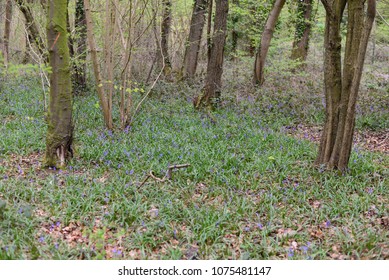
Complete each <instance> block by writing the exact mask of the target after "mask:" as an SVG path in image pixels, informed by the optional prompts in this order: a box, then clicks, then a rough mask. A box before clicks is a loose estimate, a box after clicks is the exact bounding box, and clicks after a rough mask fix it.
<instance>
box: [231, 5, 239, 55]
mask: <svg viewBox="0 0 389 280" xmlns="http://www.w3.org/2000/svg"><path fill="white" fill-rule="evenodd" d="M232 4H233V5H234V6H237V7H239V0H232ZM238 22H239V15H237V14H236V13H233V14H232V16H231V23H232V30H231V54H232V56H233V58H236V57H237V53H236V51H237V48H238V38H239V33H238V31H237V30H236V24H237V23H238Z"/></svg>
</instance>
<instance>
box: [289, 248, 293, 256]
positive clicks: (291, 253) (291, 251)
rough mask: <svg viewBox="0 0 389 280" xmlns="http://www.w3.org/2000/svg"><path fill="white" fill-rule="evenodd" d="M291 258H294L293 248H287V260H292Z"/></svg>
mask: <svg viewBox="0 0 389 280" xmlns="http://www.w3.org/2000/svg"><path fill="white" fill-rule="evenodd" d="M293 256H294V250H293V248H289V249H288V258H293Z"/></svg>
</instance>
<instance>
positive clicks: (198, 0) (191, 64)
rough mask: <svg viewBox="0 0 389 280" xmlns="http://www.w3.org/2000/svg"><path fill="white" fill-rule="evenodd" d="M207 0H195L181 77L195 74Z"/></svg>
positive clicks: (189, 77)
mask: <svg viewBox="0 0 389 280" xmlns="http://www.w3.org/2000/svg"><path fill="white" fill-rule="evenodd" d="M208 1H209V0H195V3H194V5H193V13H192V19H191V22H190V30H189V37H188V41H187V45H186V48H185V55H184V63H183V66H184V67H183V77H184V78H185V79H193V78H194V76H195V74H196V69H197V61H198V56H199V51H200V43H201V37H202V34H203V29H204V24H205V15H206V13H207V5H208Z"/></svg>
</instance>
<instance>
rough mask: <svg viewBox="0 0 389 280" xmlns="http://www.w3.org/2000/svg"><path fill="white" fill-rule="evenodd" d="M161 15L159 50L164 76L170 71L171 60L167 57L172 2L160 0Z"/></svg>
mask: <svg viewBox="0 0 389 280" xmlns="http://www.w3.org/2000/svg"><path fill="white" fill-rule="evenodd" d="M162 7H163V15H162V26H161V52H162V59H163V73H164V75H165V76H167V75H170V73H171V69H172V66H171V62H170V58H169V35H170V27H171V21H172V18H171V14H172V3H171V1H170V0H162Z"/></svg>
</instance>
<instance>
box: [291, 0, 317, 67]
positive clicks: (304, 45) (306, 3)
mask: <svg viewBox="0 0 389 280" xmlns="http://www.w3.org/2000/svg"><path fill="white" fill-rule="evenodd" d="M312 4H313V0H302V1H299V2H298V6H297V23H296V31H295V36H294V42H293V48H292V54H291V59H294V60H300V61H302V62H304V61H306V59H307V54H308V48H309V37H310V34H311V25H312V24H311V21H312Z"/></svg>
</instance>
